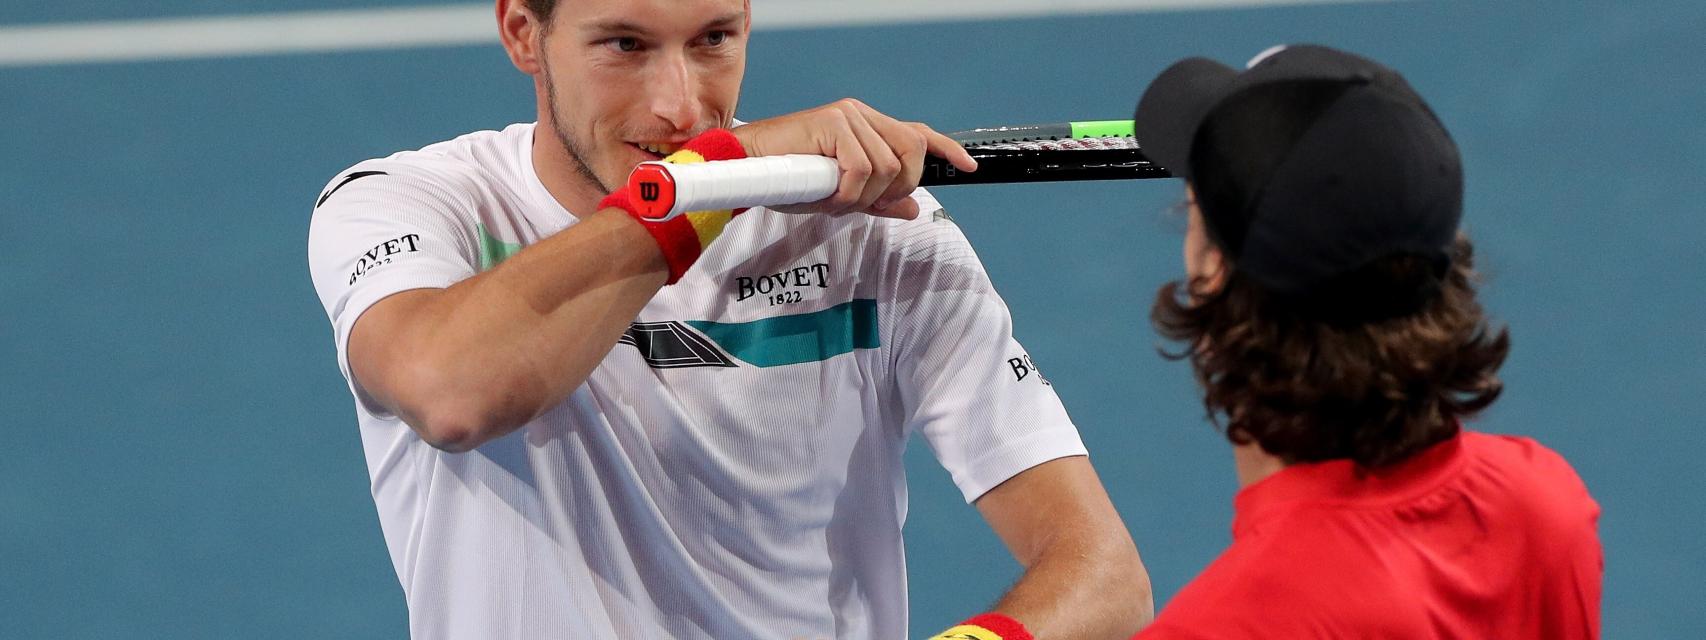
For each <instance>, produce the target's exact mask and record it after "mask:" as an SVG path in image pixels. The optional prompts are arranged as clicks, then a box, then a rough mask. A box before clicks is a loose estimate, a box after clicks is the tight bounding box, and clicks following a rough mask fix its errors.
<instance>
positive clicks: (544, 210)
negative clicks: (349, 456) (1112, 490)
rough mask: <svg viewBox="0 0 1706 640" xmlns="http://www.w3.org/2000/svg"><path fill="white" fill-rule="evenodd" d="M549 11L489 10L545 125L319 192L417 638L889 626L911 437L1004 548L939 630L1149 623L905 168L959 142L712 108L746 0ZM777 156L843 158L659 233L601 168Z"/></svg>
mask: <svg viewBox="0 0 1706 640" xmlns="http://www.w3.org/2000/svg"><path fill="white" fill-rule="evenodd" d="M558 4H559V3H557V2H554V0H498V2H497V14H498V20H499V25H500V32H501V35H502V38H503V42H504V47H505V49H506V51H507V52H508V53H509V55H510V58H511V60H512V61H513V62H514V64H515V65H516V67H517V68H519V69H520V70H521V71H523V72H524V73H527V74H529V75H531V76H532V77H533V78H534V80H535V87H536V90H537V91H536V93H537V102H538V122H537V123H536V124H518V125H512V126H510V127H508V128H506V129H504V130H502V131H484V132H476V133H472V134H468V135H465V136H462V137H459V138H456V139H454V140H450V141H447V142H442V143H438V144H434V145H431V146H428V147H425V148H423V149H420V150H418V151H408V152H402V153H398V154H394V155H392V156H390V157H388V158H382V159H375V160H369V161H366V162H362V163H358V164H357V165H355V166H354V167H352V168H350V169H349V170H348V171H345V172H343V173H340V174H339V175H338V176H337V177H335V178H334V179H333V180H332V182H331V183H329V184H328V185H327V188H326V190H325V191H324V192H323V193H322V194H321V196H320V197H319V199H318V201H317V203H316V208H315V213H314V218H313V224H312V229H311V231H310V239H309V262H310V268H311V271H312V274H313V278H314V283H315V288H316V290H317V291H318V292H319V295H320V297H321V301H322V303H323V304H324V305H325V307H326V310H327V314H328V316H329V317H330V319H331V321H332V325H333V329H334V332H335V336H336V344H337V348H338V359H339V364H340V367H341V368H342V370H343V372H344V374H345V376H346V378H347V379H348V380H349V383H350V389H351V393H352V394H353V395H354V397H355V399H356V411H357V416H358V420H359V423H360V426H361V434H362V443H363V446H364V448H365V450H366V453H367V461H368V468H369V473H370V475H371V478H372V483H373V495H374V502H375V504H376V506H377V507H378V510H379V517H380V524H381V526H382V528H383V529H384V534H385V539H386V544H387V546H388V547H389V549H390V552H391V557H392V561H393V563H394V565H395V567H396V569H397V573H398V577H399V580H400V581H401V582H402V585H403V589H404V593H405V596H406V598H407V600H408V605H409V618H410V629H411V633H412V635H413V636H414V637H417V638H539V637H552V638H793V637H827V638H900V637H904V636H905V633H906V631H905V630H906V628H907V608H906V603H907V600H906V574H905V560H904V557H903V551H902V550H903V547H902V544H901V538H900V529H901V523H902V521H903V520H904V517H905V512H906V485H905V475H904V468H903V466H902V463H901V452H902V450H903V448H904V446H905V442H906V439H907V438H908V437H909V436H910V435H911V434H912V433H914V432H918V433H921V434H922V435H923V436H924V437H925V439H926V440H927V441H928V442H929V444H930V445H931V447H932V448H933V450H934V451H935V452H936V455H937V457H938V459H940V460H941V462H942V464H943V465H944V466H945V467H946V468H947V469H948V470H949V471H950V473H951V475H952V477H953V479H954V482H955V483H956V484H957V485H958V486H959V488H960V489H961V491H962V493H963V494H964V496H965V498H966V500H967V501H969V502H973V503H974V504H976V506H977V508H978V509H979V511H980V512H981V513H982V514H983V516H984V517H985V519H986V520H988V522H989V523H990V525H991V526H992V527H993V528H994V530H995V532H996V533H997V534H998V535H999V536H1000V537H1001V538H1002V539H1003V541H1005V542H1006V543H1007V545H1008V547H1009V549H1010V550H1011V551H1012V552H1013V555H1014V556H1015V558H1016V559H1017V560H1018V561H1019V562H1020V563H1021V564H1022V565H1023V566H1024V567H1025V572H1024V575H1023V576H1022V577H1021V578H1020V580H1019V581H1018V582H1017V583H1016V584H1015V585H1013V587H1012V588H1011V589H1010V590H1009V591H1008V592H1007V594H1006V595H1005V596H1004V597H1003V598H1002V599H1001V600H1000V601H999V602H997V603H995V605H994V607H993V609H992V610H991V611H990V612H987V613H986V614H983V615H980V616H976V617H974V618H972V619H969V620H968V621H967V624H965V625H961V626H958V627H955V628H954V629H951V630H950V632H952V633H956V634H966V635H964V636H956V637H974V638H990V637H995V638H1004V639H1006V640H1013V639H1015V638H1027V637H1030V634H1033V633H1034V634H1036V635H1038V636H1041V637H1048V638H1077V637H1084V638H1091V637H1124V636H1125V635H1129V634H1130V633H1131V632H1132V631H1134V630H1135V629H1136V628H1137V627H1138V626H1139V625H1141V624H1142V623H1143V622H1144V621H1146V620H1147V619H1148V618H1149V616H1150V614H1151V609H1150V606H1149V602H1150V596H1149V592H1148V578H1147V576H1146V574H1145V573H1144V570H1143V567H1142V563H1141V561H1140V560H1139V559H1138V555H1137V551H1136V548H1135V546H1134V545H1133V544H1132V542H1131V539H1130V537H1129V535H1128V534H1127V533H1126V532H1125V528H1124V526H1123V524H1122V523H1121V522H1120V520H1119V516H1118V514H1117V513H1116V512H1115V511H1114V510H1113V507H1112V505H1111V504H1110V503H1109V501H1108V499H1107V496H1106V494H1105V492H1104V490H1103V489H1102V487H1101V485H1100V482H1099V481H1098V480H1097V479H1096V476H1095V473H1094V471H1093V470H1092V469H1091V467H1090V465H1089V463H1088V461H1087V459H1086V458H1085V456H1084V454H1085V452H1084V448H1083V445H1082V444H1081V443H1080V441H1079V438H1078V434H1077V431H1076V428H1075V427H1074V426H1073V425H1072V423H1071V421H1070V419H1069V418H1068V417H1067V415H1066V413H1065V411H1064V409H1063V408H1062V407H1061V405H1060V402H1059V400H1058V398H1057V397H1056V396H1055V394H1054V392H1053V390H1052V388H1051V387H1050V386H1049V384H1048V382H1047V381H1046V380H1044V379H1043V377H1042V375H1041V374H1040V373H1037V372H1036V371H1035V367H1034V365H1032V364H1031V361H1030V358H1029V356H1027V355H1026V354H1025V353H1024V351H1023V350H1022V348H1021V347H1020V346H1019V344H1018V343H1017V342H1016V341H1014V340H1013V338H1012V327H1011V320H1010V317H1009V315H1008V313H1007V309H1006V307H1005V305H1004V304H1003V303H1002V302H1001V300H1000V298H999V297H998V296H997V295H996V293H995V291H994V289H993V287H992V286H991V285H990V283H989V280H988V277H987V276H986V275H985V274H984V271H983V268H982V266H981V264H980V263H979V262H978V260H977V257H976V256H975V255H974V254H973V253H972V251H971V248H970V246H969V245H968V244H967V243H966V240H965V238H964V236H963V235H961V234H960V232H959V230H958V228H957V227H955V226H954V224H953V223H952V222H951V221H950V220H949V219H948V218H947V216H946V214H945V213H942V211H941V207H940V205H938V204H937V203H936V202H935V200H934V199H933V198H931V197H930V196H929V194H927V193H925V192H924V191H922V190H917V189H916V186H917V182H918V177H919V175H920V172H921V170H922V160H923V157H924V155H925V154H926V153H934V154H936V155H941V156H944V157H947V158H949V159H950V160H951V161H953V162H955V163H956V164H957V165H959V166H960V168H962V169H971V168H972V166H973V163H972V161H971V159H970V158H969V156H967V155H966V154H965V152H964V150H962V149H960V148H959V147H958V146H957V145H954V144H953V143H952V142H951V141H950V140H948V139H947V138H945V137H943V136H941V135H940V134H938V133H936V132H934V131H931V130H930V129H929V128H927V127H925V126H923V125H920V124H916V123H902V122H898V121H895V120H894V119H892V118H889V117H887V116H884V115H882V114H880V113H878V112H876V111H874V110H872V109H870V108H869V107H866V106H864V105H862V104H859V103H857V102H855V101H851V100H846V101H841V102H837V103H835V104H832V105H827V106H825V107H820V108H817V109H812V110H808V111H804V112H800V113H796V114H792V115H789V116H783V117H780V118H775V119H770V120H764V121H759V122H754V123H751V124H746V125H742V126H738V127H736V128H734V129H733V132H732V134H731V133H730V131H727V130H724V129H722V128H723V127H729V126H731V125H733V124H735V122H734V120H733V112H734V107H735V102H736V98H737V97H738V93H739V88H740V80H741V76H742V73H743V70H744V67H745V51H746V49H745V45H746V39H747V37H748V34H749V27H750V20H749V17H748V16H749V7H748V6H747V5H746V4H745V3H744V2H742V1H741V0H574V2H565V3H560V6H555V5H558ZM782 153H817V154H821V155H829V156H833V157H835V158H836V159H837V160H838V162H839V164H840V165H841V167H842V169H843V180H842V184H841V186H840V190H839V191H838V192H837V193H836V194H835V195H834V196H831V197H830V198H828V199H826V200H824V201H821V202H817V203H811V204H808V205H802V206H799V207H792V208H787V211H788V212H787V213H784V212H779V211H771V210H765V209H754V210H751V211H746V212H744V213H741V212H727V211H725V212H711V213H707V214H690V215H692V216H693V217H692V222H691V225H689V223H688V221H687V216H683V217H681V218H678V219H677V221H676V222H674V223H673V224H674V225H675V226H670V225H668V224H662V223H655V222H650V221H645V220H642V219H640V217H639V216H638V215H637V214H630V213H628V212H626V211H624V209H631V208H632V207H629V206H626V202H627V201H626V200H625V199H624V198H625V195H624V193H625V192H623V191H621V190H619V189H617V187H620V186H621V185H622V183H623V179H624V178H625V177H626V175H627V173H628V171H629V170H630V169H631V168H632V167H633V166H634V164H636V163H638V162H640V161H644V160H653V159H658V158H659V157H660V156H665V155H668V156H669V159H670V160H671V161H685V162H691V161H700V160H704V159H718V158H722V157H739V156H742V155H774V154H782ZM613 191H615V193H614V194H613V193H612V192H613ZM736 214H739V218H734V219H731V218H733V217H734V216H735V215H736ZM921 214H922V215H921ZM719 234H720V235H721V236H724V237H721V239H717V238H718V236H719ZM712 240H715V242H712ZM666 284H667V285H668V286H665V285H666ZM992 560H994V559H992ZM966 613H971V612H966ZM1027 629H1028V630H1027Z"/></svg>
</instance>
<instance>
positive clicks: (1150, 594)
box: [1112, 548, 1155, 632]
mask: <svg viewBox="0 0 1706 640" xmlns="http://www.w3.org/2000/svg"><path fill="white" fill-rule="evenodd" d="M1120 555H1121V558H1120V562H1117V563H1112V564H1114V565H1117V566H1118V569H1117V571H1119V572H1120V575H1119V579H1118V580H1117V584H1119V585H1120V586H1121V588H1122V591H1124V597H1122V598H1121V599H1120V600H1121V601H1122V602H1124V603H1126V605H1125V607H1124V610H1123V611H1121V614H1122V617H1124V618H1125V619H1126V620H1128V621H1130V623H1131V624H1132V625H1133V628H1132V631H1133V632H1135V631H1137V630H1138V629H1141V628H1143V627H1147V626H1149V623H1150V622H1152V621H1154V620H1155V591H1154V589H1153V587H1151V585H1150V583H1149V570H1148V569H1146V568H1144V566H1143V559H1142V558H1141V557H1139V556H1138V555H1137V549H1136V548H1130V549H1129V550H1128V551H1127V552H1126V553H1123V554H1120Z"/></svg>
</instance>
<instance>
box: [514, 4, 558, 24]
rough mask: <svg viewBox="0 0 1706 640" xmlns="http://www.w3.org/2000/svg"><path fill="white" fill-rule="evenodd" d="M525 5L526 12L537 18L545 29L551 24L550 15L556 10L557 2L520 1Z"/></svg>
mask: <svg viewBox="0 0 1706 640" xmlns="http://www.w3.org/2000/svg"><path fill="white" fill-rule="evenodd" d="M521 2H522V4H524V5H527V10H528V11H532V12H533V15H535V16H538V17H539V21H540V22H541V23H544V24H545V25H546V26H547V27H548V26H550V24H551V13H552V12H553V11H556V10H557V0H521Z"/></svg>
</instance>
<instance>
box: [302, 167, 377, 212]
mask: <svg viewBox="0 0 1706 640" xmlns="http://www.w3.org/2000/svg"><path fill="white" fill-rule="evenodd" d="M388 175H391V174H389V173H385V172H384V171H357V172H355V173H352V174H349V175H347V176H344V180H343V182H339V183H338V185H337V186H335V187H332V188H331V189H329V190H327V191H326V195H323V196H320V201H319V202H316V203H314V208H315V209H318V208H320V205H323V204H326V200H327V199H328V198H331V197H332V194H334V193H337V192H338V190H339V189H342V188H344V185H346V184H349V183H351V182H355V181H357V180H360V179H362V178H365V177H368V176H388Z"/></svg>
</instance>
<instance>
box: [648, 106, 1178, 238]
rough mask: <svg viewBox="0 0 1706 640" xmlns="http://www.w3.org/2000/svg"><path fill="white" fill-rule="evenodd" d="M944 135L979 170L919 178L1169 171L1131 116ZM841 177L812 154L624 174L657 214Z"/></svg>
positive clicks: (801, 197)
mask: <svg viewBox="0 0 1706 640" xmlns="http://www.w3.org/2000/svg"><path fill="white" fill-rule="evenodd" d="M948 137H950V138H953V139H954V140H955V141H957V142H959V143H960V144H962V145H964V146H965V148H966V151H967V152H969V153H970V154H971V157H972V158H974V159H976V160H977V171H973V172H965V171H960V170H958V169H955V168H954V166H953V165H951V164H948V162H947V161H946V160H943V159H941V158H937V157H935V156H930V157H928V158H926V159H925V162H924V175H923V177H922V178H921V180H920V185H921V186H926V187H933V186H946V185H957V184H992V183H1010V182H1054V181H1061V180H1125V179H1137V178H1166V177H1170V174H1168V173H1167V170H1166V169H1164V168H1162V167H1160V166H1157V165H1156V164H1154V163H1152V162H1150V161H1149V159H1148V158H1145V157H1144V156H1143V152H1142V150H1141V149H1140V148H1139V146H1138V144H1137V140H1136V139H1135V138H1133V137H1132V122H1131V121H1130V120H1104V121H1093V122H1062V123H1058V124H1040V125H1024V126H1013V127H992V128H987V129H972V130H970V131H961V132H958V133H951V134H948ZM840 181H841V169H840V167H839V165H838V164H837V163H836V161H835V159H834V158H828V157H824V156H815V155H782V156H765V157H759V158H746V159H742V160H724V161H720V162H701V163H694V164H668V163H663V162H645V163H641V164H640V165H639V166H637V167H635V168H634V172H633V173H632V174H631V175H629V177H628V184H629V186H630V187H631V188H632V189H633V191H632V192H631V193H634V194H637V195H638V196H639V201H638V202H637V203H636V204H637V205H638V206H639V208H640V210H641V213H642V215H644V216H645V217H647V218H651V219H656V220H666V219H669V218H673V217H675V216H678V215H681V214H682V213H686V212H688V211H707V210H718V209H737V208H741V207H762V206H773V205H785V204H797V203H801V202H814V201H817V200H822V199H824V198H827V197H829V196H830V195H832V194H834V193H835V189H836V187H837V185H839V184H840Z"/></svg>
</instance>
